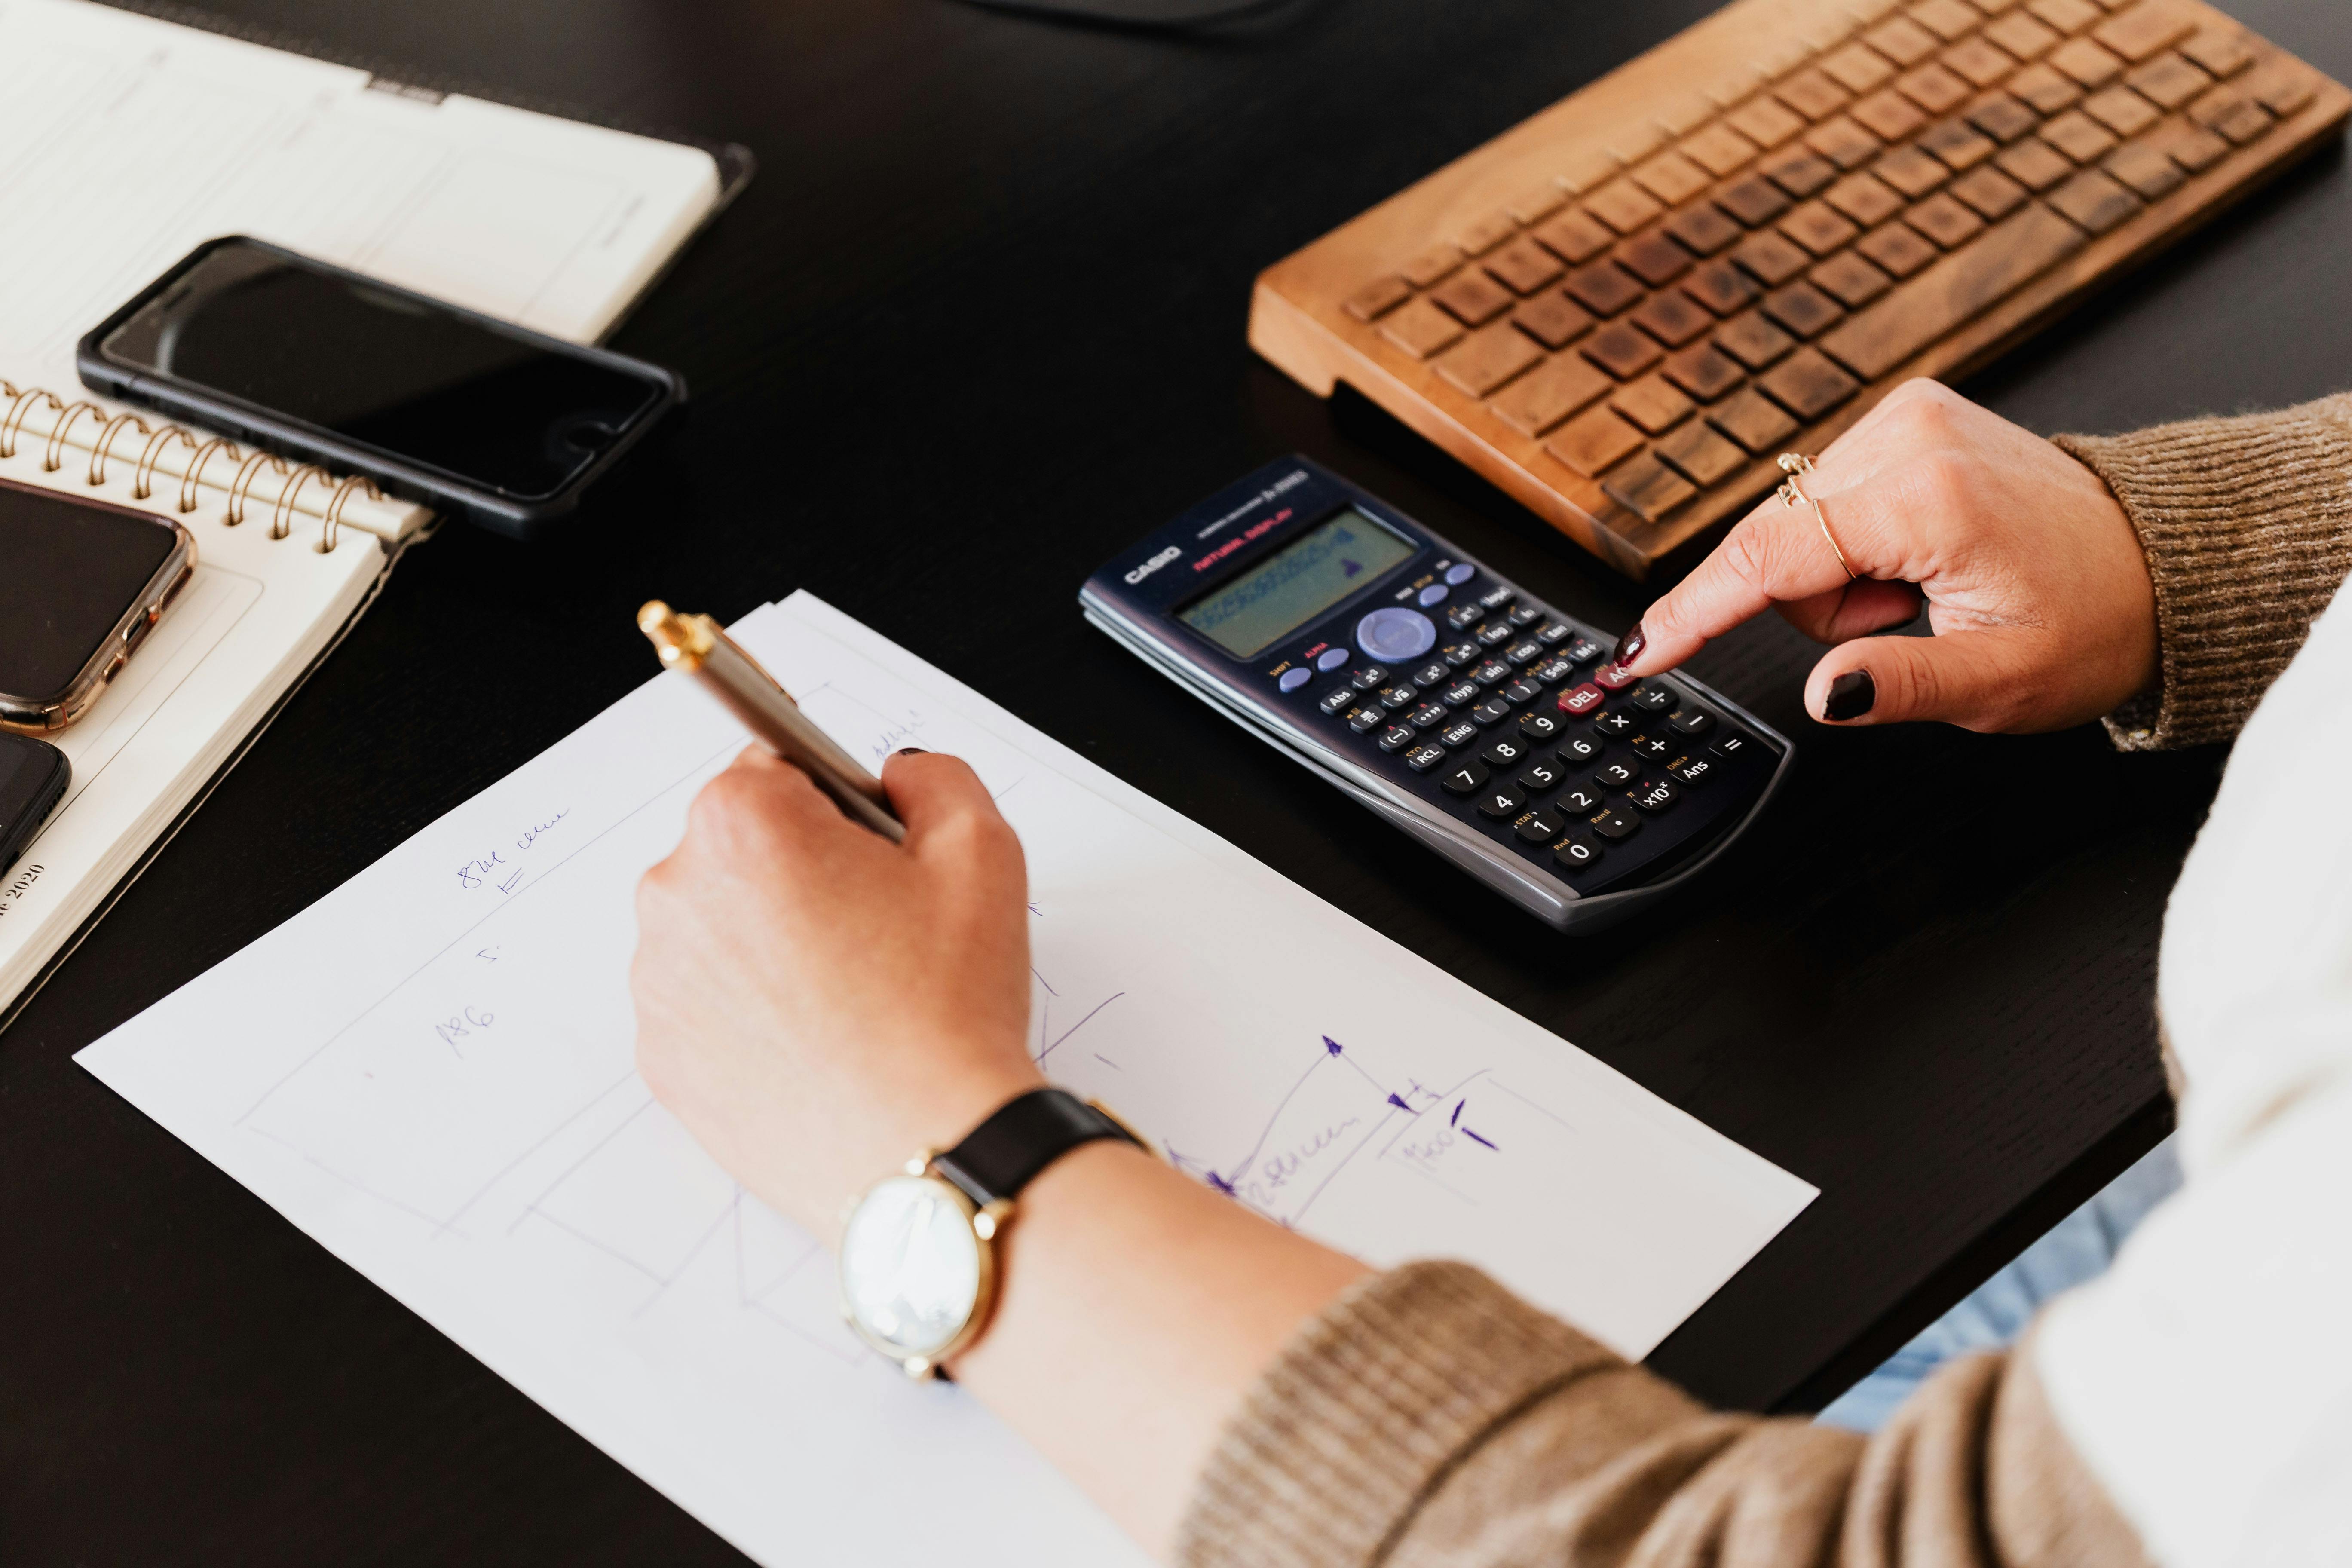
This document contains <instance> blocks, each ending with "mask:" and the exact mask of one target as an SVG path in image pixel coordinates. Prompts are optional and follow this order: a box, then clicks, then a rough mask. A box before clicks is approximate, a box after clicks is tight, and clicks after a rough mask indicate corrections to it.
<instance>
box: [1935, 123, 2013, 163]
mask: <svg viewBox="0 0 2352 1568" xmlns="http://www.w3.org/2000/svg"><path fill="white" fill-rule="evenodd" d="M1917 144H1918V147H1919V150H1920V151H1921V152H1923V153H1934V154H1935V155H1936V159H1937V162H1938V163H1942V164H1943V165H1944V167H1946V168H1948V169H1949V170H1951V171H1952V173H1954V174H1960V173H1963V172H1964V171H1967V170H1969V169H1973V168H1975V167H1976V166H1977V165H1978V164H1979V163H1983V162H1984V161H1985V160H1986V159H1988V158H1990V157H1991V156H1992V155H1993V154H1994V153H1998V152H2000V148H1999V147H1998V146H1996V145H1995V144H1994V142H1993V139H1992V138H1991V137H1990V136H1988V135H1986V134H1985V133H1984V132H1981V131H1979V130H1977V129H1976V128H1975V127H1973V126H1971V125H1969V124H1968V123H1967V122H1966V121H1958V120H1947V121H1943V122H1942V123H1940V124H1937V125H1931V126H1929V127H1928V128H1927V132H1926V133H1925V134H1924V135H1922V136H1921V137H1920V138H1919V141H1918V143H1917Z"/></svg>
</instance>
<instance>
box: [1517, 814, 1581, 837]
mask: <svg viewBox="0 0 2352 1568" xmlns="http://www.w3.org/2000/svg"><path fill="white" fill-rule="evenodd" d="M1511 831H1512V832H1514V833H1516V834H1517V835H1518V836H1519V837H1520V839H1521V840H1522V841H1523V842H1525V843H1528V844H1549V843H1550V842H1551V841H1552V840H1553V839H1555V838H1557V837H1559V836H1560V835H1561V834H1563V833H1565V832H1567V831H1568V824H1567V823H1565V822H1562V821H1561V820H1560V819H1559V817H1557V816H1553V815H1552V814H1551V813H1550V812H1549V811H1531V812H1529V813H1528V814H1527V815H1526V816H1522V817H1520V818H1519V819H1518V820H1517V822H1514V823H1513V824H1511Z"/></svg>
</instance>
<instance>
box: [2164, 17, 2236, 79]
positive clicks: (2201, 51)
mask: <svg viewBox="0 0 2352 1568" xmlns="http://www.w3.org/2000/svg"><path fill="white" fill-rule="evenodd" d="M2180 52H2181V53H2182V54H2183V55H2186V56H2187V57H2188V58H2189V59H2191V60H2193V61H2194V62H2196V64H2197V65H2198V67H2199V68H2201V69H2203V70H2205V71H2208V72H2210V74H2212V75H2214V76H2217V77H2220V78H2221V79H2223V80H2224V81H2226V80H2228V79H2230V78H2231V77H2233V76H2235V75H2237V74H2238V73H2239V72H2240V71H2242V70H2243V69H2245V68H2247V67H2248V66H2250V65H2252V64H2253V63H2254V49H2253V46H2252V44H2249V43H2247V42H2246V36H2245V35H2244V34H2243V33H2241V32H2239V31H2238V30H2237V29H2236V28H2234V27H2208V28H2206V29H2205V30H2204V31H2203V32H2200V33H2199V34H2198V35H2197V36H2196V37H2193V38H2190V39H2189V41H2188V42H2187V43H2185V44H2182V45H2181V46H2180Z"/></svg>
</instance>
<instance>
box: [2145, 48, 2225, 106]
mask: <svg viewBox="0 0 2352 1568" xmlns="http://www.w3.org/2000/svg"><path fill="white" fill-rule="evenodd" d="M2124 81H2125V83H2126V85H2127V86H2129V87H2130V88H2131V89H2132V90H2133V91H2134V92H2137V93H2138V94H2139V95H2140V96H2141V97H2142V98H2145V99H2147V100H2148V101H2149V102H2151V103H2154V104H2157V105H2159V106H2160V107H2162V108H2165V109H2178V108H2179V107H2180V106H2181V105H2182V104H2184V103H2187V102H2188V101H2189V100H2190V99H2192V98H2195V97H2196V96H2197V95H2198V94H2199V93H2200V92H2203V91H2204V90H2205V89H2207V88H2209V87H2211V86H2212V85H2213V79H2212V78H2211V77H2210V76H2207V75H2206V74H2205V73H2204V72H2203V71H2201V70H2199V69H2198V68H2196V67H2195V66H2192V65H2190V64H2189V62H2188V61H2187V60H2184V59H2182V58H2180V57H2179V55H2176V54H2174V53H2173V52H2172V51H2171V50H2169V49H2167V50H2166V51H2165V52H2164V53H2162V54H2160V55H2158V56H2157V57H2156V58H2154V59H2152V60H2150V61H2148V62H2147V64H2146V65H2144V66H2139V67H2137V68H2135V69H2134V70H2133V71H2132V72H2131V74H2130V75H2128V76H2126V77H2125V78H2124Z"/></svg>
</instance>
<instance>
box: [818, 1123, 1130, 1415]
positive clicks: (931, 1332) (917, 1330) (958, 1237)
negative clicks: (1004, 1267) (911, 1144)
mask: <svg viewBox="0 0 2352 1568" xmlns="http://www.w3.org/2000/svg"><path fill="white" fill-rule="evenodd" d="M1103 1138H1117V1139H1121V1140H1124V1141H1125V1142H1129V1143H1132V1144H1134V1145H1135V1146H1136V1147H1137V1148H1139V1149H1141V1148H1146V1147H1147V1145H1146V1144H1145V1143H1144V1142H1143V1140H1142V1139H1140V1138H1139V1137H1137V1136H1136V1135H1135V1134H1134V1133H1132V1132H1130V1131H1128V1130H1127V1128H1126V1127H1124V1126H1122V1125H1121V1124H1120V1123H1119V1121H1118V1118H1117V1117H1115V1116H1113V1115H1111V1114H1110V1112H1108V1111H1107V1110H1104V1109H1103V1108H1102V1107H1100V1106H1099V1105H1096V1104H1093V1103H1091V1102H1090V1101H1087V1100H1080V1099H1079V1098H1078V1097H1077V1096H1076V1095H1074V1094H1071V1093H1070V1092H1068V1091H1067V1090H1066V1089H1032V1090H1030V1091H1029V1092H1028V1093H1026V1094H1024V1095H1021V1096H1019V1097H1017V1098H1015V1099H1013V1100H1009V1101H1007V1102H1006V1103H1005V1104H1004V1105H1003V1106H1002V1107H1001V1108H999V1109H998V1110H997V1111H996V1113H995V1114H994V1115H992V1116H991V1117H989V1119H988V1120H987V1121H983V1122H982V1123H981V1124H980V1125H979V1126H978V1127H975V1128H973V1129H972V1130H971V1135H970V1136H968V1137H966V1138H965V1139H964V1141H963V1142H961V1143H959V1144H957V1145H956V1146H955V1147H954V1148H952V1149H950V1150H948V1151H947V1152H944V1153H942V1152H939V1151H937V1150H932V1149H926V1150H924V1151H922V1152H920V1153H919V1154H917V1155H916V1156H915V1157H914V1158H913V1159H911V1160H909V1161H908V1162H907V1164H906V1168H905V1170H903V1171H902V1172H900V1173H898V1174H897V1175H894V1176H886V1177H884V1178H883V1179H882V1180H881V1181H879V1182H877V1183H875V1184H874V1185H873V1186H872V1187H870V1188H868V1189H867V1190H866V1194H865V1195H864V1196H863V1197H860V1198H856V1199H855V1200H853V1201H852V1202H851V1204H850V1206H849V1211H848V1214H847V1216H846V1218H847V1222H848V1223H847V1225H846V1226H845V1229H844V1231H843V1233H842V1237H841V1315H842V1316H843V1317H844V1318H846V1319H847V1320H848V1321H849V1326H850V1327H851V1328H852V1329H854V1330H856V1332H857V1336H858V1337H859V1338H860V1339H862V1340H864V1341H865V1342H866V1343H867V1344H869V1345H872V1346H873V1347H874V1348H875V1349H876V1350H877V1351H880V1352H882V1353H883V1354H884V1355H887V1356H888V1357H889V1358H890V1359H891V1360H892V1361H895V1362H897V1363H898V1364H899V1365H900V1366H902V1367H904V1368H906V1370H907V1374H908V1376H909V1377H930V1376H933V1375H936V1374H937V1373H938V1371H939V1367H940V1363H941V1362H943V1361H945V1360H947V1359H948V1358H949V1357H950V1356H951V1355H953V1354H955V1352H958V1351H960V1350H961V1349H963V1348H964V1346H966V1345H967V1344H970V1343H971V1341H972V1340H973V1338H974V1337H976V1336H977V1335H978V1334H979V1332H980V1331H981V1330H982V1328H983V1327H985V1326H986V1325H987V1322H988V1314H989V1310H990V1309H991V1308H992V1307H993V1306H994V1305H995V1304H996V1274H997V1270H996V1238H997V1237H998V1236H999V1235H1000V1234H1001V1233H1002V1232H1003V1228H1004V1225H1005V1222H1006V1221H1008V1220H1010V1219H1011V1218H1012V1217H1013V1197H1014V1196H1015V1194H1018V1193H1019V1192H1020V1191H1021V1189H1022V1188H1023V1187H1024V1186H1027V1185H1028V1184H1029V1183H1030V1181H1031V1179H1032V1178H1034V1176H1035V1175H1036V1174H1037V1173H1038V1172H1040V1171H1043V1170H1044V1169H1045V1167H1046V1166H1048V1165H1050V1164H1052V1163H1054V1162H1055V1161H1056V1160H1058V1159H1060V1158H1061V1157H1062V1156H1063V1155H1065V1154H1066V1153H1068V1152H1070V1151H1071V1150H1073V1149H1076V1148H1077V1147H1078V1146H1079V1145H1081V1144H1084V1143H1091V1142H1096V1141H1097V1139H1103Z"/></svg>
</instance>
